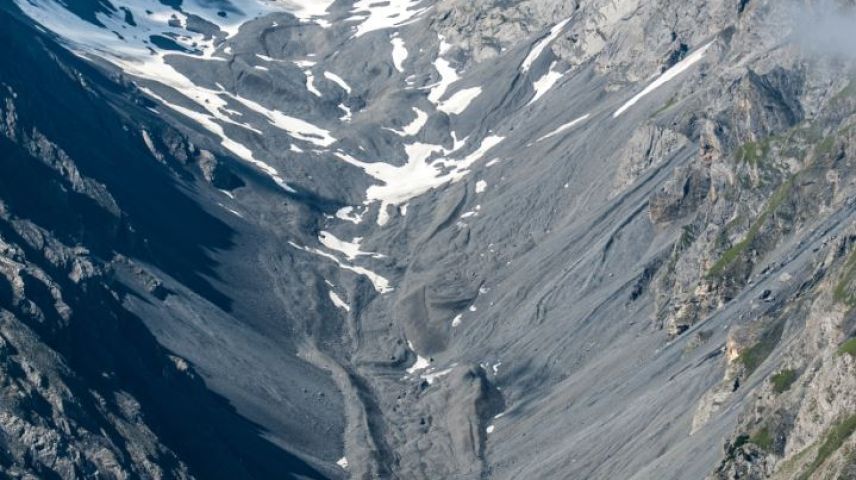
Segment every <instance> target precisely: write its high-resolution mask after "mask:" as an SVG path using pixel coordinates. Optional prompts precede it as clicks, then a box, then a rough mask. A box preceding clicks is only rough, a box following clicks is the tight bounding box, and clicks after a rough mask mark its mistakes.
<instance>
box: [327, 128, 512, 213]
mask: <svg viewBox="0 0 856 480" xmlns="http://www.w3.org/2000/svg"><path fill="white" fill-rule="evenodd" d="M502 140H503V137H500V136H496V135H491V136H488V137H486V138H485V139H484V140H483V141H482V143H481V145H480V146H479V148H478V149H476V150H475V151H474V152H472V153H470V154H469V155H467V156H466V157H464V158H463V159H460V160H453V159H449V158H446V157H445V156H446V155H450V154H452V153H455V152H456V151H458V150H459V149H460V148H462V147H463V146H464V144H465V142H463V141H461V142H460V143H459V144H458V145H455V146H453V147H452V149H445V148H443V147H442V146H440V145H430V144H425V143H414V144H410V145H405V151H406V153H407V159H408V160H407V163H405V164H404V165H401V166H397V165H390V164H388V163H383V162H373V163H372V162H363V161H360V160H357V159H356V158H354V157H352V156H351V155H348V154H347V153H344V152H342V151H338V152H336V156H338V157H339V158H340V159H342V160H343V161H345V162H346V163H349V164H351V165H353V166H355V167H358V168H360V169H362V170H363V171H364V172H365V173H366V174H368V175H369V176H371V177H373V178H375V179H376V180H380V181H381V182H382V184H381V185H372V186H371V187H369V189H368V190H367V191H366V202H367V203H372V202H380V204H381V205H380V212H379V213H378V218H377V223H378V225H385V224H386V223H387V222H388V221H389V213H388V212H387V207H388V206H390V205H394V206H398V205H402V204H404V203H406V202H407V201H408V200H410V199H412V198H415V197H418V196H419V195H422V194H424V193H426V192H428V191H429V190H431V189H434V188H437V187H440V186H442V185H444V184H446V183H450V182H456V181H458V180H460V179H462V178H464V177H465V176H466V175H467V174H468V173H469V168H470V167H471V166H472V165H473V164H474V163H475V162H477V161H479V160H481V159H482V157H484V155H485V154H486V153H487V152H488V151H489V150H490V149H491V148H493V147H495V146H496V145H498V144H499V143H500V142H502ZM456 143H458V142H456ZM436 154H442V155H444V157H440V158H437V159H435V160H433V161H429V159H430V158H431V157H432V156H434V155H436Z"/></svg>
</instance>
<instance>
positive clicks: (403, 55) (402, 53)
mask: <svg viewBox="0 0 856 480" xmlns="http://www.w3.org/2000/svg"><path fill="white" fill-rule="evenodd" d="M390 43H391V44H392V65H393V66H394V67H395V69H396V70H398V71H399V72H403V71H404V61H405V60H407V56H408V53H407V47H406V46H405V45H404V40H403V39H402V38H401V37H398V36H395V37H392V39H391V40H390Z"/></svg>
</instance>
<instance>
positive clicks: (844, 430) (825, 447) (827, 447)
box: [800, 415, 856, 480]
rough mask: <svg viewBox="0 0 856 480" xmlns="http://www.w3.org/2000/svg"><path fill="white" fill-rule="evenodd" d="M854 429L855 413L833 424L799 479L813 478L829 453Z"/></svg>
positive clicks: (855, 424)
mask: <svg viewBox="0 0 856 480" xmlns="http://www.w3.org/2000/svg"><path fill="white" fill-rule="evenodd" d="M854 431H856V415H851V416H849V417H847V418H846V419H844V420H843V421H841V422H840V423H838V424H836V425H833V426H832V427H831V428H830V429H829V431H828V432H827V433H826V437H824V440H823V443H822V444H821V445H820V448H818V450H817V456H816V457H815V459H814V461H813V462H811V464H809V466H808V468H807V469H806V471H804V472H803V473H802V475H800V480H810V479H811V478H813V475H814V472H815V471H817V469H818V468H820V466H821V465H823V462H825V461H826V460H827V459H828V458H829V457H830V455H832V454H833V453H835V451H836V450H838V449H839V448H841V445H843V444H844V442H845V441H846V440H847V439H848V438H849V437H850V435H852V434H853V432H854Z"/></svg>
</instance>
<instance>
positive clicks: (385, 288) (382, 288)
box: [288, 241, 394, 293]
mask: <svg viewBox="0 0 856 480" xmlns="http://www.w3.org/2000/svg"><path fill="white" fill-rule="evenodd" d="M288 244H289V245H290V246H291V247H292V248H296V249H298V250H302V251H304V252H307V253H312V254H315V255H318V256H319V257H322V258H326V259H328V260H332V261H333V262H334V263H336V265H338V266H339V268H341V269H342V270H348V271H350V272H354V273H356V274H357V275H362V276H364V277H366V278H368V279H369V281H370V282H371V283H372V286H374V289H375V290H376V291H377V292H378V293H389V292H391V291H393V290H394V288H392V286H390V284H389V280H387V279H386V278H384V277H382V276H380V275H378V274H377V273H375V272H373V271H371V270H369V269H367V268H363V267H356V266H353V265H348V264H346V263H344V262H342V261H341V260H339V259H338V258H336V256H335V255H333V254H332V253H327V252H325V251H323V250H320V249H317V248H311V247H304V246H300V245H298V244H296V243H294V242H291V241H289V242H288Z"/></svg>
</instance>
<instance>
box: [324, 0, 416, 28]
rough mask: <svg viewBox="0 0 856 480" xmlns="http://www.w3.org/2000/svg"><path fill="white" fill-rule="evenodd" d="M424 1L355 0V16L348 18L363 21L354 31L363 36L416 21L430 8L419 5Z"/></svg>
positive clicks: (352, 11)
mask: <svg viewBox="0 0 856 480" xmlns="http://www.w3.org/2000/svg"><path fill="white" fill-rule="evenodd" d="M310 1H311V0H310ZM422 3H423V0H385V1H381V2H379V1H377V0H358V1H356V2H354V8H353V9H352V10H351V15H353V16H352V17H351V18H349V19H348V20H351V21H360V22H361V23H360V24H359V25H357V28H356V32H355V33H354V36H355V37H361V36H363V35H365V34H367V33H369V32H374V31H376V30H385V29H388V28H396V27H401V26H404V25H407V24H409V23H413V22H415V21H416V20H418V18H417V17H418V16H419V15H420V14H422V13H423V12H425V11H426V10H428V7H421V8H420V7H419V5H420V4H422Z"/></svg>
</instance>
